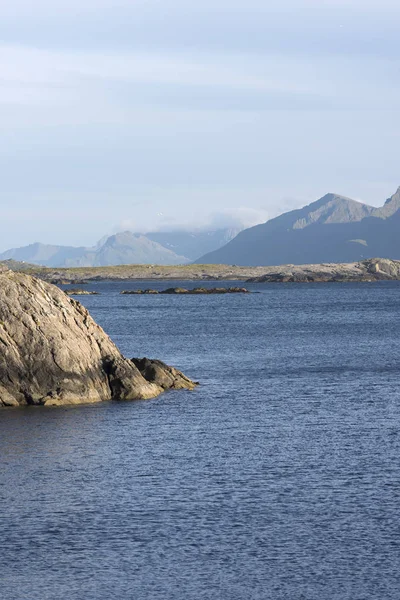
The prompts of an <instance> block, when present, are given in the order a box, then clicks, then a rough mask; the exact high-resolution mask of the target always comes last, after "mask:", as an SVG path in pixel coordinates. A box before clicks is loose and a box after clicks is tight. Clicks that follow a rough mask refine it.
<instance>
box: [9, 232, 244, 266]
mask: <svg viewBox="0 0 400 600" xmlns="http://www.w3.org/2000/svg"><path fill="white" fill-rule="evenodd" d="M236 233H237V230H232V229H221V230H217V231H200V232H187V231H176V232H152V233H147V234H140V233H132V232H130V231H125V232H120V233H117V234H115V235H112V236H109V237H108V236H106V237H103V238H102V239H101V240H100V241H99V242H98V243H97V244H96V246H94V247H92V248H86V247H74V246H56V245H49V244H41V243H39V242H37V243H35V244H30V245H29V246H23V247H21V248H12V249H10V250H7V251H6V252H3V253H2V254H0V260H8V259H13V260H16V261H25V262H28V263H33V264H39V265H43V266H46V267H91V266H93V267H100V266H112V265H126V264H158V265H179V264H184V263H189V262H191V261H193V260H195V259H196V258H198V257H199V256H200V255H201V254H203V253H204V252H209V251H210V250H215V249H217V248H219V247H221V246H223V245H224V244H225V243H226V242H228V241H229V240H231V239H232V237H234V236H235V235H236Z"/></svg>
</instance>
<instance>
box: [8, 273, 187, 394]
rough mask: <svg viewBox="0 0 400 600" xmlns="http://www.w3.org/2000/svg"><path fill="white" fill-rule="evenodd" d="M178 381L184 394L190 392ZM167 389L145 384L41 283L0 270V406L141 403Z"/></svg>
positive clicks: (62, 297) (88, 321)
mask: <svg viewBox="0 0 400 600" xmlns="http://www.w3.org/2000/svg"><path fill="white" fill-rule="evenodd" d="M161 364H162V363H161ZM160 368H161V367H160ZM168 369H171V368H170V367H167V366H166V365H165V367H164V370H165V372H169V371H168ZM172 371H173V372H174V373H175V370H174V369H172ZM176 373H177V374H179V376H178V375H176V377H175V376H174V377H175V379H179V377H181V379H180V381H181V382H182V386H181V387H182V388H183V387H186V388H187V389H193V387H194V385H195V384H194V383H193V382H191V381H190V380H189V379H187V378H186V377H185V376H184V375H182V374H180V373H179V372H178V371H176ZM174 381H175V380H174ZM183 382H186V385H184V384H183ZM169 387H171V388H174V387H175V388H177V385H176V384H175V383H174V382H171V385H170V386H169ZM165 389H168V385H166V378H165V376H164V375H163V376H162V377H161V378H159V379H158V378H157V376H155V375H154V374H153V373H152V374H151V377H150V376H149V379H147V378H146V376H144V375H143V374H142V373H141V372H140V370H139V369H138V368H137V366H136V365H135V363H134V362H133V361H131V360H128V359H126V358H124V357H123V356H122V354H121V353H120V352H119V350H118V348H117V347H116V346H115V344H114V343H113V342H112V341H111V340H110V338H109V337H108V336H107V335H106V334H105V332H104V331H103V330H102V329H101V327H99V326H98V325H97V324H96V323H95V322H94V320H93V319H92V318H91V316H90V315H89V313H88V311H87V310H86V309H85V308H84V307H83V306H82V305H81V304H80V303H79V302H77V301H76V300H74V299H72V298H69V297H68V296H67V295H66V294H65V293H64V292H63V291H62V290H60V289H59V288H57V287H55V286H53V285H51V284H47V283H45V282H43V281H41V280H39V279H35V278H33V277H30V276H29V275H26V274H22V273H15V272H11V271H9V270H6V269H1V270H0V406H20V405H46V406H49V405H63V404H78V403H92V402H100V401H103V400H111V399H114V400H134V399H147V398H153V397H155V396H157V395H158V394H160V393H161V392H163V391H164V390H165Z"/></svg>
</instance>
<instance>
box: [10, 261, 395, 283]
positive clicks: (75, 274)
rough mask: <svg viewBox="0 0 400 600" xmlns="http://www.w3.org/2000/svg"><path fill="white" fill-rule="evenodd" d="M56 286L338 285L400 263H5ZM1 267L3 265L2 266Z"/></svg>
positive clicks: (385, 275)
mask: <svg viewBox="0 0 400 600" xmlns="http://www.w3.org/2000/svg"><path fill="white" fill-rule="evenodd" d="M3 264H4V265H6V266H9V267H10V268H11V269H12V270H13V271H16V272H23V273H27V274H30V275H33V276H35V277H38V278H40V279H42V280H43V281H47V282H49V283H55V284H57V285H67V284H72V285H84V284H85V283H89V282H96V281H134V280H136V281H140V280H143V281H148V280H158V281H174V280H180V281H182V280H186V281H251V282H264V283H265V282H271V283H279V282H299V283H304V282H336V281H338V282H339V281H378V280H382V279H387V280H396V279H400V260H390V259H387V258H372V259H366V260H363V261H360V262H354V263H321V264H314V265H293V264H291V265H279V266H259V267H239V266H236V265H195V264H193V265H181V266H158V265H121V266H117V267H79V268H71V269H50V268H45V267H34V266H32V265H25V264H24V263H16V262H15V261H5V262H4V263H3ZM0 266H1V265H0Z"/></svg>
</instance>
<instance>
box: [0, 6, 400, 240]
mask: <svg viewBox="0 0 400 600" xmlns="http://www.w3.org/2000/svg"><path fill="white" fill-rule="evenodd" d="M399 19H400V3H398V2H397V1H394V0H381V1H380V2H379V3H377V2H376V0H374V1H372V0H362V1H361V0H279V1H278V0H268V1H267V0H202V1H201V2H190V1H188V0H85V1H84V2H82V0H79V1H78V0H68V1H66V0H57V1H56V2H54V0H35V2H32V1H31V0H29V1H28V0H13V2H8V1H7V0H0V128H1V144H0V185H1V198H2V200H1V220H0V233H1V235H0V251H1V250H6V249H8V248H10V247H16V246H22V245H26V244H29V243H33V242H35V241H41V242H44V243H54V244H68V245H87V246H90V245H92V244H94V243H95V242H96V241H97V240H98V239H100V238H101V237H103V236H104V235H106V234H111V233H114V232H116V231H119V230H123V229H131V230H133V231H148V230H155V229H171V228H176V227H182V226H185V227H188V228H205V227H210V228H215V227H223V226H234V227H236V226H237V225H238V224H239V223H240V224H243V225H244V226H250V225H253V224H255V223H258V222H263V221H266V220H267V219H268V218H271V217H273V216H276V215H277V214H280V213H282V212H284V211H287V210H292V209H293V208H298V207H300V206H303V205H305V204H308V203H309V202H312V201H314V200H316V199H318V198H319V197H321V196H323V195H324V194H325V193H328V192H335V193H338V194H343V195H345V196H349V197H352V198H354V199H357V200H362V201H365V202H367V203H370V204H373V205H381V204H383V202H384V201H385V199H386V198H387V197H388V196H390V195H391V194H392V193H394V192H395V190H396V189H397V187H398V186H399V185H400V168H399V162H398V149H399V140H400V112H399V111H400V108H399V107H400V42H399V36H398V23H399Z"/></svg>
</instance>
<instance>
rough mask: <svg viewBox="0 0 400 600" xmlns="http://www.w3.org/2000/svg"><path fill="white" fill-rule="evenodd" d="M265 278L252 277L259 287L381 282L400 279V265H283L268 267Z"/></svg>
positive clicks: (384, 260)
mask: <svg viewBox="0 0 400 600" xmlns="http://www.w3.org/2000/svg"><path fill="white" fill-rule="evenodd" d="M265 271H266V272H265V273H264V275H261V276H260V277H252V278H250V279H249V280H248V281H249V282H258V283H279V282H283V283H286V282H294V283H312V282H345V281H379V280H390V279H400V261H398V260H389V259H387V258H371V259H369V260H363V261H361V262H357V263H339V264H336V263H332V264H329V263H326V264H319V265H282V266H280V267H266V268H265Z"/></svg>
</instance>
